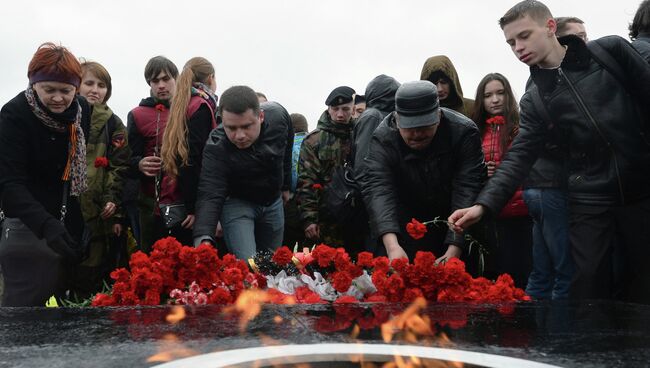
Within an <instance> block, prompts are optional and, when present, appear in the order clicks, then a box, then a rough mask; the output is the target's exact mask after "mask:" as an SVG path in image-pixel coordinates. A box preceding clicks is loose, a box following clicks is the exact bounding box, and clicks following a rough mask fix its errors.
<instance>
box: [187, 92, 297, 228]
mask: <svg viewBox="0 0 650 368" xmlns="http://www.w3.org/2000/svg"><path fill="white" fill-rule="evenodd" d="M261 108H262V110H264V121H263V122H262V127H261V131H260V135H259V137H258V138H257V141H255V143H253V145H251V146H250V147H248V148H245V149H239V148H237V146H235V145H234V144H232V143H231V142H230V140H229V139H228V138H227V137H226V133H225V131H224V127H223V125H221V126H220V127H219V128H217V129H215V130H213V131H212V133H210V137H209V138H208V142H207V143H206V145H205V148H204V150H203V166H202V168H201V178H200V180H199V189H198V196H197V201H196V223H195V224H194V232H193V235H194V238H195V239H196V238H199V237H209V238H212V237H213V235H214V232H215V229H216V226H217V222H218V221H219V219H220V217H221V210H222V208H223V203H224V201H225V200H226V198H227V197H235V198H240V199H244V200H247V201H250V202H252V203H255V204H259V205H262V206H268V205H271V204H273V202H275V201H276V200H277V199H278V198H280V191H286V190H289V188H290V186H291V151H292V149H293V126H292V125H291V118H290V117H289V113H288V112H287V110H285V109H284V107H282V106H281V105H280V104H278V103H277V102H265V103H263V104H262V105H261Z"/></svg>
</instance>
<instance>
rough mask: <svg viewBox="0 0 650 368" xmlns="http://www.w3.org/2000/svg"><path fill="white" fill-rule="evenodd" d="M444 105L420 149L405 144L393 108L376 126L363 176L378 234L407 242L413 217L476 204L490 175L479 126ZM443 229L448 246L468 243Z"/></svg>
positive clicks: (366, 199) (424, 218)
mask: <svg viewBox="0 0 650 368" xmlns="http://www.w3.org/2000/svg"><path fill="white" fill-rule="evenodd" d="M441 110H442V117H441V119H440V123H439V126H438V130H437V132H436V134H435V136H434V137H433V140H432V141H431V144H430V145H429V147H427V148H426V149H424V150H421V151H416V150H413V149H411V148H409V147H408V146H407V145H406V143H404V139H403V138H402V136H401V135H400V133H399V130H398V128H397V124H396V123H395V113H394V112H393V113H391V114H390V115H387V116H386V118H385V119H384V120H383V121H382V122H381V124H380V125H379V127H378V128H377V129H376V130H375V132H374V134H373V136H372V141H371V142H370V147H369V149H368V155H367V156H366V159H365V162H366V165H367V169H366V170H365V171H364V172H363V175H362V176H361V178H360V179H361V180H360V185H361V188H362V193H363V199H364V202H365V204H366V208H367V210H368V214H369V216H370V226H371V229H372V231H373V234H376V235H377V236H382V235H384V234H386V233H396V234H402V236H401V240H400V244H402V242H403V241H409V239H408V236H404V235H405V234H404V232H405V225H406V223H407V222H409V221H410V220H411V218H416V219H420V220H421V221H429V220H433V219H434V218H435V217H440V218H447V216H449V214H451V213H452V212H453V211H454V210H456V209H458V208H463V207H466V206H469V205H471V204H472V203H474V199H475V198H476V195H477V194H478V193H479V191H480V190H481V187H482V185H483V182H484V181H485V178H486V175H487V171H486V168H485V163H484V161H483V151H482V149H481V138H480V134H479V131H478V128H477V127H476V124H474V122H472V121H471V120H470V119H468V118H467V117H465V116H463V115H461V114H459V113H456V112H454V111H452V110H449V109H446V108H442V109H441ZM438 230H441V231H442V238H443V239H444V244H445V245H448V244H454V245H458V246H463V244H464V240H463V237H462V236H461V237H459V236H456V235H455V234H454V233H453V231H451V230H445V229H437V230H435V231H438ZM432 231H433V230H432ZM441 240H442V239H441ZM422 243H426V242H425V241H421V242H420V243H418V244H420V245H424V244H422ZM438 245H439V244H438Z"/></svg>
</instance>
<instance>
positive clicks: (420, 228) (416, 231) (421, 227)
mask: <svg viewBox="0 0 650 368" xmlns="http://www.w3.org/2000/svg"><path fill="white" fill-rule="evenodd" d="M406 232H407V233H408V234H409V235H410V236H411V238H413V239H415V240H418V239H422V238H424V234H426V233H427V226H426V225H425V224H423V223H421V222H420V221H418V220H416V219H411V222H409V223H408V224H406Z"/></svg>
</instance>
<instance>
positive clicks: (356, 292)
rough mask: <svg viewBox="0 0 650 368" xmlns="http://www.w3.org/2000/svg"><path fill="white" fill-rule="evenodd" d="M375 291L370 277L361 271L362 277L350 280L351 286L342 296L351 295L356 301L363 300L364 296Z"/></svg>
mask: <svg viewBox="0 0 650 368" xmlns="http://www.w3.org/2000/svg"><path fill="white" fill-rule="evenodd" d="M376 291H377V288H376V287H375V284H373V283H372V279H371V278H370V275H368V272H367V271H365V270H364V271H363V275H361V276H359V277H357V278H355V279H354V280H352V285H351V286H350V288H349V289H348V291H346V292H345V293H344V294H343V295H351V296H353V297H355V298H357V300H363V297H364V295H366V294H372V293H374V292H376Z"/></svg>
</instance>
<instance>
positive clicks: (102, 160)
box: [95, 156, 108, 167]
mask: <svg viewBox="0 0 650 368" xmlns="http://www.w3.org/2000/svg"><path fill="white" fill-rule="evenodd" d="M95 167H108V159H107V158H106V157H104V156H101V157H97V158H96V159H95Z"/></svg>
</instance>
